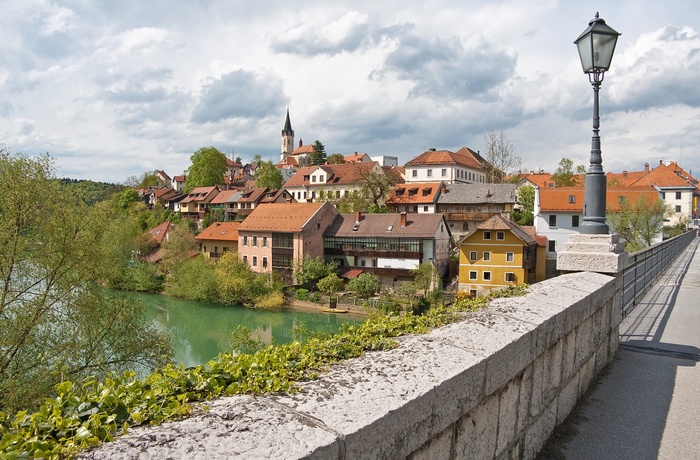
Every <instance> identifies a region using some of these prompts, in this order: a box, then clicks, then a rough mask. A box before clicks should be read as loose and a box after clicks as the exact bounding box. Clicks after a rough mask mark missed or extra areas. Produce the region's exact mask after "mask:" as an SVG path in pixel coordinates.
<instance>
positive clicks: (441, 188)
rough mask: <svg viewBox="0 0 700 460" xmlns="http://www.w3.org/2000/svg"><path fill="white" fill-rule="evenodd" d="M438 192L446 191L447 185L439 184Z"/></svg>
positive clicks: (443, 192)
mask: <svg viewBox="0 0 700 460" xmlns="http://www.w3.org/2000/svg"><path fill="white" fill-rule="evenodd" d="M440 193H442V194H443V195H444V194H445V193H447V185H445V184H442V185H441V186H440Z"/></svg>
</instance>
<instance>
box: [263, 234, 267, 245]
mask: <svg viewBox="0 0 700 460" xmlns="http://www.w3.org/2000/svg"><path fill="white" fill-rule="evenodd" d="M263 247H264V248H266V247H267V237H266V236H263Z"/></svg>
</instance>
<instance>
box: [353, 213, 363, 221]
mask: <svg viewBox="0 0 700 460" xmlns="http://www.w3.org/2000/svg"><path fill="white" fill-rule="evenodd" d="M361 218H362V212H360V211H355V222H359V221H360V219H361Z"/></svg>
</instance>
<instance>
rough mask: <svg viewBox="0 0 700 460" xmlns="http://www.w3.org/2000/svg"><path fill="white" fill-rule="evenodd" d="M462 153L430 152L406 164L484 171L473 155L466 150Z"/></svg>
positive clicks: (462, 150)
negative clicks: (460, 167) (447, 166)
mask: <svg viewBox="0 0 700 460" xmlns="http://www.w3.org/2000/svg"><path fill="white" fill-rule="evenodd" d="M465 148H466V147H465ZM467 150H468V149H467ZM460 152H463V153H455V152H450V151H449V150H428V151H427V152H424V153H422V154H421V155H418V156H417V157H416V158H414V159H412V160H411V161H409V162H408V163H406V166H422V165H460V166H464V167H466V168H471V169H482V168H481V164H480V163H479V161H478V160H477V159H476V158H474V156H473V155H471V154H467V153H468V152H467V151H465V150H464V149H460Z"/></svg>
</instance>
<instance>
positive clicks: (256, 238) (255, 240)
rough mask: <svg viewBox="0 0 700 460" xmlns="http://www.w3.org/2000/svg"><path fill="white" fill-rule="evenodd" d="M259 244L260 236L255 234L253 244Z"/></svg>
mask: <svg viewBox="0 0 700 460" xmlns="http://www.w3.org/2000/svg"><path fill="white" fill-rule="evenodd" d="M257 245H258V237H257V236H253V246H257Z"/></svg>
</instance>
